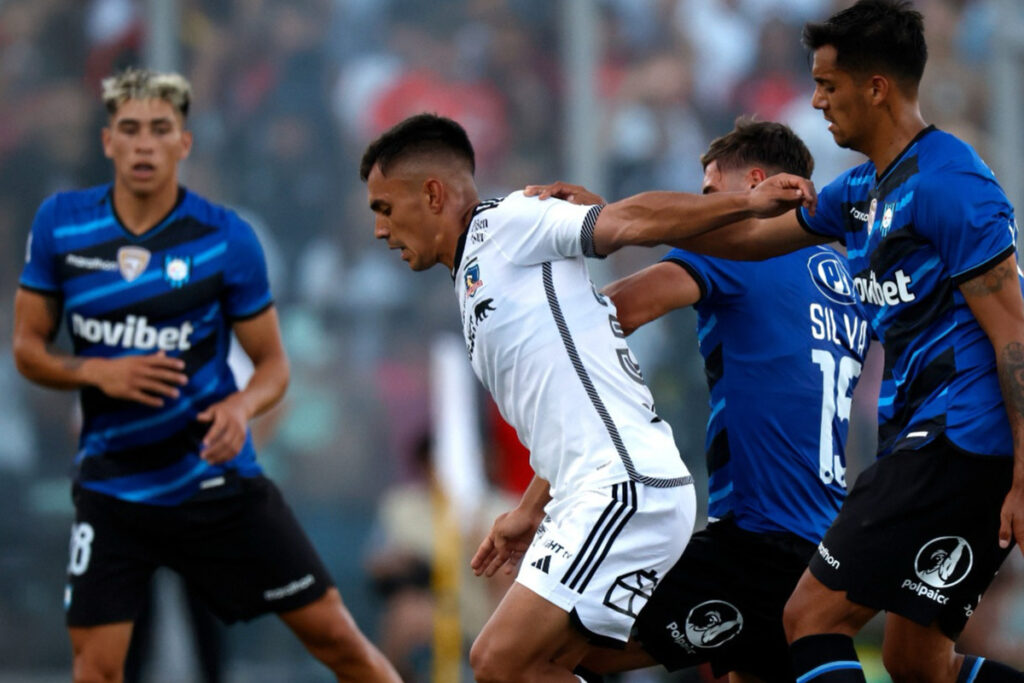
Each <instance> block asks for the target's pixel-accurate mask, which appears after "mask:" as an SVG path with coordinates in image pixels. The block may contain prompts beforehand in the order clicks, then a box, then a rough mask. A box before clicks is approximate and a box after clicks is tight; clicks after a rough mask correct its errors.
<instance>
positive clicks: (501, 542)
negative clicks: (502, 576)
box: [469, 507, 540, 577]
mask: <svg viewBox="0 0 1024 683" xmlns="http://www.w3.org/2000/svg"><path fill="white" fill-rule="evenodd" d="M539 523H540V522H539V520H538V519H537V517H536V516H535V515H532V514H530V513H529V512H527V511H525V510H523V509H522V508H518V507H517V508H515V509H513V510H511V511H510V512H506V513H504V514H501V515H498V518H497V519H496V520H494V525H493V526H492V527H491V531H490V533H488V534H487V537H486V538H484V540H483V541H481V542H480V547H479V548H477V551H476V554H475V555H473V559H472V560H470V563H469V566H470V567H472V569H473V573H474V574H476V575H477V576H481V575H483V576H487V577H490V576H494V574H495V573H496V572H497V571H498V569H500V568H501V567H502V566H503V565H504V566H505V573H506V574H511V573H512V572H513V571H515V569H516V567H518V566H519V561H520V560H521V559H523V554H524V553H526V551H527V549H528V548H529V547H530V541H532V540H533V535H534V534H535V533H537V526H538V524H539Z"/></svg>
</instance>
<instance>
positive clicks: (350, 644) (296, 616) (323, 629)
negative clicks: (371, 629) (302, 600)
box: [278, 588, 365, 649]
mask: <svg viewBox="0 0 1024 683" xmlns="http://www.w3.org/2000/svg"><path fill="white" fill-rule="evenodd" d="M278 616H279V617H280V618H281V621H283V622H284V623H285V625H287V626H288V628H290V629H291V630H292V632H293V633H295V635H296V636H297V637H298V638H299V640H301V641H302V642H303V644H304V645H306V646H307V647H310V648H313V649H315V648H319V647H339V648H346V647H347V648H349V649H358V648H360V647H362V645H363V643H364V641H365V638H364V637H363V634H362V633H361V632H360V631H359V627H358V626H356V623H355V620H354V619H353V618H352V615H351V614H350V613H349V611H348V609H347V608H346V607H345V604H344V602H342V599H341V594H340V593H339V592H338V590H337V589H336V588H330V589H328V590H327V592H325V593H324V594H323V595H322V596H320V597H319V598H317V599H316V600H314V601H313V602H311V603H310V604H308V605H305V606H304V607H300V608H298V609H294V610H290V611H288V612H281V613H280V614H279V615H278Z"/></svg>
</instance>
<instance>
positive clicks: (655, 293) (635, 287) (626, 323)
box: [601, 261, 700, 336]
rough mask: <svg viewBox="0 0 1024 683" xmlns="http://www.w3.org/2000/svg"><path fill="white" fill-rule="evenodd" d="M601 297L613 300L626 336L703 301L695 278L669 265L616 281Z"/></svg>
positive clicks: (647, 269) (638, 272) (649, 267)
mask: <svg viewBox="0 0 1024 683" xmlns="http://www.w3.org/2000/svg"><path fill="white" fill-rule="evenodd" d="M601 293H602V294H605V295H607V296H609V297H611V300H612V303H614V304H615V310H616V315H617V316H618V318H619V325H621V326H622V331H623V332H624V333H625V334H626V335H627V336H628V335H630V334H632V333H633V332H634V331H635V330H636V329H637V328H638V327H640V326H642V325H646V324H647V323H649V322H651V321H652V320H655V319H657V318H660V317H661V316H663V315H665V314H666V313H669V312H670V311H674V310H676V309H677V308H685V307H686V306H692V305H694V304H695V303H697V302H698V301H700V286H699V285H698V284H697V282H696V281H695V280H694V279H693V276H692V275H690V273H688V272H687V271H686V269H684V268H681V267H680V266H679V265H678V264H675V263H669V262H667V261H662V262H661V263H655V264H654V265H651V266H647V267H646V268H644V269H643V270H640V271H637V272H636V273H633V274H632V275H627V276H626V277H624V278H622V279H620V280H616V281H615V282H612V283H611V284H609V285H606V286H605V287H604V289H602V290H601Z"/></svg>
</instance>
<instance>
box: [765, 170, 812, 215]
mask: <svg viewBox="0 0 1024 683" xmlns="http://www.w3.org/2000/svg"><path fill="white" fill-rule="evenodd" d="M750 202H751V207H750V208H751V211H752V212H753V214H754V216H756V217H757V218H772V217H773V216H780V215H782V214H784V213H786V212H787V211H790V210H792V209H797V208H800V207H801V206H802V207H804V208H805V209H807V211H808V212H809V213H810V214H811V215H812V216H813V215H814V210H815V209H816V208H817V205H818V193H817V192H816V191H815V190H814V183H812V182H811V181H810V180H808V179H807V178H801V177H800V176H798V175H793V174H791V173H779V174H778V175H773V176H769V177H768V178H765V179H764V180H762V181H761V183H760V184H759V185H758V186H757V187H755V188H754V189H753V190H751V191H750Z"/></svg>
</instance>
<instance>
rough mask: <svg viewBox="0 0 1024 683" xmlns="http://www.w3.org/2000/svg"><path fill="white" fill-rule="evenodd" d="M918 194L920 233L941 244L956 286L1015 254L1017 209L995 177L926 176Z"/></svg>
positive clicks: (938, 246)
mask: <svg viewBox="0 0 1024 683" xmlns="http://www.w3.org/2000/svg"><path fill="white" fill-rule="evenodd" d="M915 193H916V196H915V197H914V213H915V215H914V229H915V231H916V232H917V233H918V234H920V235H921V236H922V237H924V238H925V239H927V240H928V241H929V242H931V243H932V244H933V245H934V246H935V249H936V250H937V251H938V252H939V256H940V258H941V259H942V261H943V264H944V265H945V266H946V268H947V270H948V271H949V273H950V274H951V275H952V278H953V281H954V282H955V283H957V284H960V283H962V282H965V281H967V280H970V279H971V278H972V277H975V276H977V275H980V274H981V273H984V272H985V271H986V270H988V269H989V268H991V267H992V266H994V265H995V264H996V263H998V262H1000V261H1002V260H1003V259H1005V258H1006V257H1007V256H1008V255H1009V254H1011V253H1012V252H1013V250H1014V248H1015V246H1016V241H1017V235H1016V233H1017V230H1016V224H1015V222H1014V218H1013V208H1012V207H1011V205H1010V202H1009V200H1008V199H1007V198H1006V195H1005V194H1004V193H1003V190H1002V188H1000V187H999V184H998V183H997V182H996V179H995V178H994V177H992V176H990V175H985V174H983V173H981V172H979V171H977V170H969V169H967V170H960V169H951V170H948V171H945V172H942V173H936V174H932V175H929V176H928V177H927V178H922V181H921V183H920V184H919V185H918V187H917V188H916V190H915Z"/></svg>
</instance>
